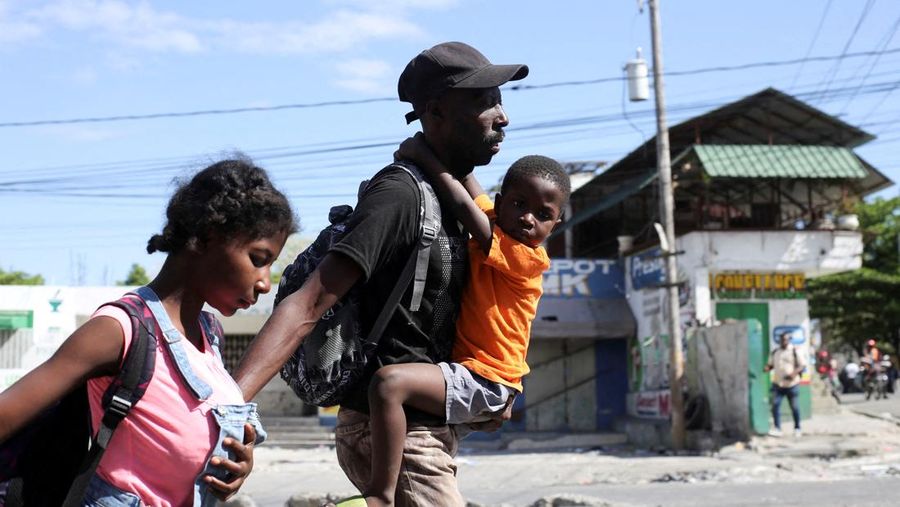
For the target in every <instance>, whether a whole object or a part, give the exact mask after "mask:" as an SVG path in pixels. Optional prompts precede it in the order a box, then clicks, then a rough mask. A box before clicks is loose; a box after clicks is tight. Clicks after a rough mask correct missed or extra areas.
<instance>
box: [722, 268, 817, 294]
mask: <svg viewBox="0 0 900 507" xmlns="http://www.w3.org/2000/svg"><path fill="white" fill-rule="evenodd" d="M709 285H710V288H711V289H712V294H713V297H714V298H716V299H802V298H804V297H806V296H805V290H806V277H805V276H804V275H803V273H741V272H737V273H716V274H710V281H709Z"/></svg>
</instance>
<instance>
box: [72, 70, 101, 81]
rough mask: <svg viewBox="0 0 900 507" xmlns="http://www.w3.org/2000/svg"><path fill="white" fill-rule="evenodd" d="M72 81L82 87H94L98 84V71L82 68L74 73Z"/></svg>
mask: <svg viewBox="0 0 900 507" xmlns="http://www.w3.org/2000/svg"><path fill="white" fill-rule="evenodd" d="M72 81H73V82H75V83H77V84H80V85H92V84H94V83H96V82H97V71H95V70H94V68H93V67H81V68H79V69H76V70H75V72H74V73H72Z"/></svg>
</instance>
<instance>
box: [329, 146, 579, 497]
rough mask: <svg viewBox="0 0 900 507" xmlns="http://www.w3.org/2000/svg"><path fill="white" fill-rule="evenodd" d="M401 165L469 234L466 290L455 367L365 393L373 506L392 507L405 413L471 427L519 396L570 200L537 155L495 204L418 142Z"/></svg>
mask: <svg viewBox="0 0 900 507" xmlns="http://www.w3.org/2000/svg"><path fill="white" fill-rule="evenodd" d="M398 157H399V158H400V159H403V160H413V161H415V162H416V164H417V165H418V166H419V167H420V168H422V169H424V170H425V172H426V173H427V174H428V176H429V178H430V179H431V181H432V182H433V183H434V186H435V189H436V190H437V192H438V195H439V196H440V197H441V198H442V202H443V203H444V205H445V206H447V205H449V206H450V207H451V208H452V209H453V210H454V212H455V214H456V216H457V217H459V218H460V220H461V221H462V223H463V226H465V228H466V229H467V230H468V231H470V233H471V235H472V239H470V240H469V264H470V270H469V283H468V284H467V285H466V290H465V292H464V293H463V299H462V309H461V314H460V317H459V320H458V321H457V324H456V343H455V345H454V347H453V356H452V359H453V362H441V363H438V364H436V365H435V364H424V363H423V364H396V365H389V366H385V367H383V368H381V369H379V370H378V371H377V372H376V373H375V377H374V378H373V380H372V384H371V385H370V387H369V409H370V411H371V412H370V417H371V427H372V479H371V480H370V482H369V486H368V487H367V488H366V489H365V490H363V495H364V496H365V499H366V503H367V505H369V506H383V505H393V503H394V490H395V489H396V487H397V479H398V475H399V474H400V466H401V462H402V459H403V443H404V436H405V434H406V425H407V421H406V414H405V413H404V408H405V407H413V408H416V409H418V410H422V411H424V412H427V413H429V414H433V415H435V416H438V417H442V418H444V419H446V421H447V423H449V424H468V423H473V422H482V421H485V420H489V419H490V418H491V417H493V416H495V415H496V414H501V413H503V412H504V410H506V408H507V407H508V406H509V404H510V403H512V400H513V398H515V396H516V395H517V394H519V393H521V392H522V377H524V376H525V375H526V374H527V373H528V365H527V364H526V362H525V356H526V354H527V352H528V341H529V338H530V336H531V321H532V320H534V316H535V314H536V312H537V305H538V301H539V299H540V297H541V294H542V288H541V282H542V279H543V276H542V275H543V273H544V271H546V269H547V268H548V267H550V258H549V257H548V256H547V252H546V251H545V250H544V247H542V246H541V244H542V243H543V242H544V240H546V239H547V237H548V236H549V235H550V233H551V232H552V231H553V229H554V227H555V226H556V225H557V224H558V223H559V222H560V220H561V216H562V212H563V209H565V205H566V202H567V201H568V198H569V193H570V184H569V176H568V175H567V174H566V172H565V170H564V169H563V168H562V166H561V165H560V164H559V163H558V162H556V161H555V160H553V159H551V158H548V157H542V156H539V155H531V156H527V157H522V158H520V159H519V160H517V161H516V162H515V163H514V164H512V166H511V167H510V168H509V170H508V171H507V172H506V175H505V176H504V178H503V183H502V184H501V187H500V193H499V194H497V195H496V197H495V202H493V203H492V202H491V199H490V198H489V197H488V196H487V195H486V194H485V192H484V189H483V188H481V185H480V184H479V183H478V180H476V179H475V177H474V176H473V175H471V174H470V175H468V176H466V177H465V178H463V179H462V181H460V180H458V179H456V178H455V177H454V176H453V175H452V174H451V173H450V172H449V171H447V169H446V168H445V167H444V166H443V164H442V163H441V162H440V160H438V159H437V158H436V157H435V156H434V154H433V153H431V150H430V149H429V148H428V144H427V143H426V142H425V139H424V137H423V136H422V135H421V134H417V135H416V137H414V138H411V139H407V140H406V141H405V142H404V143H403V144H402V145H401V146H400V150H399V151H398ZM473 199H474V200H473ZM495 206H496V207H495ZM338 505H341V504H338ZM346 505H350V504H349V503H348V504H346ZM360 505H361V504H360Z"/></svg>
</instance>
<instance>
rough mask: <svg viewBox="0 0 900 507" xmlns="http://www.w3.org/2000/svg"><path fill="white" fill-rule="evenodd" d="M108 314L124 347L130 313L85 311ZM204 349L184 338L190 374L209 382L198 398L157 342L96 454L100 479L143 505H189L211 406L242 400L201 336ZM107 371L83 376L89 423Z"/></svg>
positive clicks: (208, 440)
mask: <svg viewBox="0 0 900 507" xmlns="http://www.w3.org/2000/svg"><path fill="white" fill-rule="evenodd" d="M101 316H102V317H107V318H113V319H115V320H116V321H117V322H119V324H120V325H121V326H122V336H123V341H124V350H127V349H128V346H129V344H130V343H131V332H132V330H131V319H130V318H129V317H128V314H127V313H125V311H124V310H122V309H120V308H117V307H114V306H103V307H101V308H100V309H99V310H97V311H96V312H95V313H94V315H92V316H91V318H98V317H101ZM203 343H204V350H203V351H200V350H197V348H196V347H194V346H193V345H190V344H186V346H185V347H184V349H185V350H186V351H187V355H188V358H189V360H190V363H191V367H192V368H193V370H194V373H195V374H197V375H198V376H199V377H200V378H201V379H202V380H204V381H205V382H206V383H207V384H208V385H209V386H211V387H212V388H213V394H212V396H210V397H209V399H208V400H206V401H198V400H197V399H196V398H194V397H193V396H192V395H191V392H190V391H189V390H188V388H187V386H186V385H184V382H182V380H181V378H180V376H179V374H178V370H177V369H176V368H175V365H174V364H173V362H172V360H171V358H170V357H169V354H168V353H166V351H165V350H163V348H162V347H164V346H165V345H164V344H163V343H162V342H161V341H159V343H157V348H156V368H155V370H154V372H153V380H151V381H150V384H149V386H148V387H147V391H146V392H145V393H144V396H143V397H142V398H141V400H140V401H139V402H138V403H137V404H136V405H135V406H134V408H132V409H131V412H129V414H128V416H127V417H126V418H125V419H124V420H123V421H122V422H121V423H120V424H119V427H118V428H117V429H116V432H115V434H114V435H113V438H112V440H111V441H110V443H109V447H108V448H107V450H106V452H105V453H104V455H103V458H102V459H101V460H100V465H99V466H98V467H97V473H98V474H99V475H100V477H101V478H102V479H103V480H105V481H106V482H108V483H110V484H112V485H113V486H115V487H117V488H119V489H121V490H123V491H128V492H132V493H134V494H136V495H138V496H139V497H140V498H141V500H142V502H144V503H145V504H146V505H151V506H160V507H169V506H183V505H190V504H191V503H192V502H193V484H194V481H195V480H196V478H197V476H198V475H199V474H200V472H201V471H202V470H203V467H204V466H205V464H206V461H207V458H208V456H209V453H210V451H211V450H212V448H213V446H214V445H215V444H216V440H217V437H218V434H219V429H218V427H217V425H216V422H215V419H214V418H213V416H212V415H210V414H209V412H210V410H211V409H212V408H213V407H215V406H216V405H220V404H242V403H244V397H243V394H242V393H241V391H240V388H239V387H238V386H237V384H236V383H235V382H234V380H233V379H232V378H231V376H230V375H229V374H228V372H227V371H226V370H225V367H224V366H223V365H222V362H221V361H220V360H219V358H218V357H216V355H215V352H213V350H212V348H211V347H210V346H209V344H208V343H207V342H206V340H204V341H203ZM112 380H113V378H112V377H99V378H95V379H90V380H88V383H87V386H88V401H89V403H90V406H91V420H92V423H93V427H94V428H98V427H99V423H100V419H101V417H102V416H103V410H102V407H101V400H102V397H103V393H104V392H105V391H106V388H107V387H109V385H110V383H111V382H112Z"/></svg>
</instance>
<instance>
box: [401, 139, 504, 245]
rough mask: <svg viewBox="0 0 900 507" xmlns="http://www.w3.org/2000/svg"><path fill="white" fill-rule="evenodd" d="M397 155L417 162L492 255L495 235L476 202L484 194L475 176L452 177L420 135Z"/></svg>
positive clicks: (480, 243)
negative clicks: (475, 199)
mask: <svg viewBox="0 0 900 507" xmlns="http://www.w3.org/2000/svg"><path fill="white" fill-rule="evenodd" d="M397 155H398V156H399V157H400V158H406V159H411V160H413V161H415V162H416V164H417V165H418V166H419V167H420V168H421V169H422V170H423V171H424V172H425V174H427V175H428V178H429V180H431V182H432V183H433V187H434V189H435V191H436V192H437V193H438V197H440V198H441V201H442V202H443V203H445V204H446V205H449V206H450V208H451V210H452V211H453V213H454V214H455V215H456V216H457V217H458V218H459V220H460V222H462V224H463V225H464V226H465V228H466V230H468V231H469V234H471V235H472V238H473V239H474V240H475V241H477V242H478V244H479V245H480V246H481V248H482V250H484V252H485V253H488V252H490V250H491V241H492V240H493V232H492V231H491V223H490V220H488V217H487V215H485V213H484V212H483V211H481V209H480V208H479V207H478V205H476V204H475V201H474V200H473V199H474V198H476V197H478V196H479V195H482V194H484V189H483V188H481V184H480V183H478V180H477V179H476V178H475V175H474V174H471V173H470V174H468V175H467V176H466V177H465V178H463V180H462V181H460V180H458V179H456V178H455V177H453V175H452V174H450V172H449V171H448V170H447V168H446V167H445V166H444V164H443V163H441V161H440V160H438V158H437V157H436V156H435V155H434V152H433V151H431V148H429V147H428V144H427V143H426V142H425V136H424V135H423V134H422V133H421V132H419V133H417V134H416V135H415V137H411V138H408V139H406V140H405V141H403V143H402V144H401V145H400V149H399V150H397Z"/></svg>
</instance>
